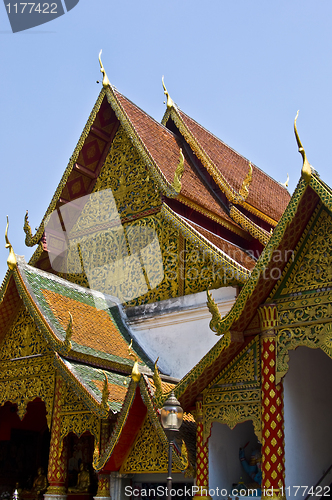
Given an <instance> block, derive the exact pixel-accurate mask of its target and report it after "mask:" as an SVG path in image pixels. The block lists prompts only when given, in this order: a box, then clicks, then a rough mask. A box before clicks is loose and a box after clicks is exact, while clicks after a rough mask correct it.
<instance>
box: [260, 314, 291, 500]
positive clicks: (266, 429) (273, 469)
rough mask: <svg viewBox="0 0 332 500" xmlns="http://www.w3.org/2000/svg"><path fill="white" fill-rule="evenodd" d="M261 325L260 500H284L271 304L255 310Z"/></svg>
mask: <svg viewBox="0 0 332 500" xmlns="http://www.w3.org/2000/svg"><path fill="white" fill-rule="evenodd" d="M258 312H259V316H260V323H261V375H262V498H266V499H270V500H273V499H285V498H286V496H285V435H284V402H283V383H282V381H281V382H280V383H279V384H276V363H277V339H276V332H275V327H276V326H277V322H278V316H277V308H276V306H275V304H266V305H263V306H262V307H260V308H259V310H258Z"/></svg>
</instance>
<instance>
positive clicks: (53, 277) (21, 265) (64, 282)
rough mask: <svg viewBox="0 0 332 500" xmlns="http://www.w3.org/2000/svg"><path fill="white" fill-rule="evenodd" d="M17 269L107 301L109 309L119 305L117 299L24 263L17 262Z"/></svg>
mask: <svg viewBox="0 0 332 500" xmlns="http://www.w3.org/2000/svg"><path fill="white" fill-rule="evenodd" d="M18 267H19V268H23V269H27V271H29V272H31V273H34V274H37V275H39V276H42V277H43V278H47V279H49V280H51V281H54V282H55V283H57V284H59V285H62V286H64V287H65V288H69V289H72V290H76V291H77V292H79V293H84V294H88V295H90V296H92V297H96V298H100V299H103V300H105V302H106V303H107V302H108V301H109V302H110V303H112V305H110V307H113V306H115V305H116V306H117V305H120V301H119V299H118V298H117V297H114V296H113V295H107V294H105V293H102V292H99V291H98V290H93V289H91V288H85V287H84V286H81V285H78V284H76V283H74V282H72V281H68V280H66V279H64V278H61V277H60V276H58V275H57V274H53V273H49V272H48V271H44V270H43V269H39V268H38V267H34V266H31V265H30V264H27V263H26V262H24V263H23V262H22V261H18Z"/></svg>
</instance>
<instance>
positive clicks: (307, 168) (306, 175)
mask: <svg viewBox="0 0 332 500" xmlns="http://www.w3.org/2000/svg"><path fill="white" fill-rule="evenodd" d="M298 116H299V112H297V113H296V117H295V120H294V132H295V137H296V142H297V145H298V148H299V153H301V155H302V158H303V165H302V177H303V179H304V180H305V181H306V183H307V184H309V182H310V179H311V174H312V167H311V165H310V163H309V162H308V160H307V155H306V154H305V151H304V148H303V146H302V143H301V140H300V137H299V134H298V132H297V127H296V121H297V117H298Z"/></svg>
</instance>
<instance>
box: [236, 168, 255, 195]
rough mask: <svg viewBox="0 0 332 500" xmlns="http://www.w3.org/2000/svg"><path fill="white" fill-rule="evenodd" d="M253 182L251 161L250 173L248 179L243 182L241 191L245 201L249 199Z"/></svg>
mask: <svg viewBox="0 0 332 500" xmlns="http://www.w3.org/2000/svg"><path fill="white" fill-rule="evenodd" d="M251 181H252V166H251V161H250V162H249V171H248V173H247V175H246V177H245V178H244V180H243V182H242V186H241V187H240V191H239V194H240V195H241V196H242V198H243V199H244V200H246V199H247V198H248V195H249V186H250V184H251Z"/></svg>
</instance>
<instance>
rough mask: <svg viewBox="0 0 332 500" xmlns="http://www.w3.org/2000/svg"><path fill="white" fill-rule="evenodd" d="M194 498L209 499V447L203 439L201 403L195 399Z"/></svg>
mask: <svg viewBox="0 0 332 500" xmlns="http://www.w3.org/2000/svg"><path fill="white" fill-rule="evenodd" d="M196 423H197V430H196V490H197V488H198V491H197V492H196V493H195V496H194V498H195V499H196V500H211V497H210V496H209V449H208V439H207V440H206V442H204V441H203V404H202V399H199V400H197V401H196Z"/></svg>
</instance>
